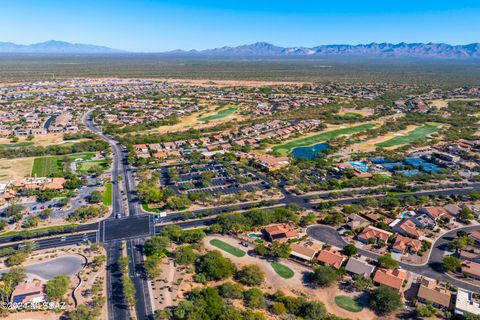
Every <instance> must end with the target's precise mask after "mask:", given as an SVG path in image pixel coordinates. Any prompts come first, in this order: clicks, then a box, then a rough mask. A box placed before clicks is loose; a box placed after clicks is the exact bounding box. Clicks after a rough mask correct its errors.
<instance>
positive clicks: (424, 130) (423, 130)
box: [376, 124, 440, 148]
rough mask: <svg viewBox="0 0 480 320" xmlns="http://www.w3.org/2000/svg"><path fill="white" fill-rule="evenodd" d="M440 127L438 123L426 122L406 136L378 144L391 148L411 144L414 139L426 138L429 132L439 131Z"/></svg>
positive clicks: (378, 145) (378, 144)
mask: <svg viewBox="0 0 480 320" xmlns="http://www.w3.org/2000/svg"><path fill="white" fill-rule="evenodd" d="M439 128H440V126H438V125H429V124H426V125H424V126H422V127H418V128H415V129H414V130H412V131H410V132H409V133H408V134H406V135H404V136H398V137H395V138H392V139H390V140H387V141H384V142H380V143H377V144H376V146H377V147H381V148H389V147H395V146H400V145H404V144H410V143H412V142H414V141H420V140H425V139H426V138H427V136H428V135H429V134H431V133H433V132H435V131H437V130H438V129H439Z"/></svg>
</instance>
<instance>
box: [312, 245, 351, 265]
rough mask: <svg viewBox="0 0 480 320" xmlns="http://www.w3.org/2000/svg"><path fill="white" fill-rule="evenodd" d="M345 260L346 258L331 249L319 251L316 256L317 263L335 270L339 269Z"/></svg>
mask: <svg viewBox="0 0 480 320" xmlns="http://www.w3.org/2000/svg"><path fill="white" fill-rule="evenodd" d="M346 259H347V258H346V257H345V256H344V255H343V254H341V253H340V252H339V251H338V250H335V249H334V248H332V247H329V248H326V249H322V250H320V253H319V254H318V256H317V260H318V261H319V262H321V263H323V264H325V265H328V266H331V267H333V268H335V269H340V267H341V266H342V264H343V262H344V261H345V260H346Z"/></svg>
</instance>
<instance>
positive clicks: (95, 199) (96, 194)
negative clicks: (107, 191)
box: [88, 190, 103, 203]
mask: <svg viewBox="0 0 480 320" xmlns="http://www.w3.org/2000/svg"><path fill="white" fill-rule="evenodd" d="M88 200H89V202H90V203H100V201H102V200H103V195H102V193H101V192H100V191H98V190H93V191H92V193H90V197H89V199H88Z"/></svg>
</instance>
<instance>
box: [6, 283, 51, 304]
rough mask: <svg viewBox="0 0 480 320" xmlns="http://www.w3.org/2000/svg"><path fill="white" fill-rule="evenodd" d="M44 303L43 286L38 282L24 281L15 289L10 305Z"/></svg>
mask: <svg viewBox="0 0 480 320" xmlns="http://www.w3.org/2000/svg"><path fill="white" fill-rule="evenodd" d="M43 301H45V292H44V285H43V284H42V282H41V281H40V280H37V279H35V280H33V281H26V282H24V283H21V284H19V285H18V286H16V287H15V290H13V292H12V296H11V298H10V302H11V303H17V304H21V303H25V304H26V303H40V302H43Z"/></svg>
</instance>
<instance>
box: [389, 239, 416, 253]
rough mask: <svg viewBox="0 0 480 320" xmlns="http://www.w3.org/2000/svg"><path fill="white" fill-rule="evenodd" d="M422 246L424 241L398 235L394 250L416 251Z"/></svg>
mask: <svg viewBox="0 0 480 320" xmlns="http://www.w3.org/2000/svg"><path fill="white" fill-rule="evenodd" d="M421 248H422V243H421V242H420V241H419V240H417V239H412V238H408V237H404V236H402V235H398V236H397V237H396V238H395V242H394V243H393V244H392V251H394V252H397V253H402V254H403V253H406V252H409V253H416V252H418V251H419V250H420V249H421Z"/></svg>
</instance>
